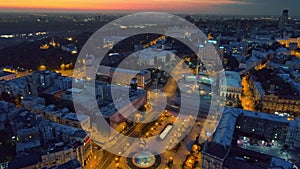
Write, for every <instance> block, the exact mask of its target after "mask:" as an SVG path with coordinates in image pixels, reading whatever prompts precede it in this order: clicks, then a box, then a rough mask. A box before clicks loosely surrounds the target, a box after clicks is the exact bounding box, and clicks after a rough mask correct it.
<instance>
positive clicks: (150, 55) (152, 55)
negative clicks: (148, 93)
mask: <svg viewBox="0 0 300 169" xmlns="http://www.w3.org/2000/svg"><path fill="white" fill-rule="evenodd" d="M137 55H138V56H139V58H138V60H137V64H139V65H146V66H154V68H155V66H156V65H158V63H161V64H166V63H168V62H170V61H173V60H176V56H175V54H174V53H172V52H170V51H165V50H161V49H153V48H149V49H145V50H143V51H141V52H138V53H137Z"/></svg>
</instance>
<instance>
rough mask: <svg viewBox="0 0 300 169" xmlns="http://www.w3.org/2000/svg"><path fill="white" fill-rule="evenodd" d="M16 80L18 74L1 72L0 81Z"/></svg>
mask: <svg viewBox="0 0 300 169" xmlns="http://www.w3.org/2000/svg"><path fill="white" fill-rule="evenodd" d="M15 78H16V74H14V73H10V72H6V71H0V80H6V81H9V80H13V79H15Z"/></svg>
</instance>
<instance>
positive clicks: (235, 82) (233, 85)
mask: <svg viewBox="0 0 300 169" xmlns="http://www.w3.org/2000/svg"><path fill="white" fill-rule="evenodd" d="M224 74H225V76H224V78H222V79H221V80H220V95H221V96H222V97H229V98H241V94H242V85H241V76H240V74H239V73H238V72H233V71H225V72H224Z"/></svg>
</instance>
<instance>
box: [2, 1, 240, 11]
mask: <svg viewBox="0 0 300 169" xmlns="http://www.w3.org/2000/svg"><path fill="white" fill-rule="evenodd" d="M230 4H245V2H242V1H237V0H214V1H212V0H148V1H141V0H127V1H124V0H96V1H95V0H43V1H41V0H23V1H22V2H20V1H19V0H10V1H5V2H0V8H3V9H58V10H59V9H61V10H87V11H89V10H91V11H92V10H111V11H141V10H145V11H150V10H152V11H153V10H158V11H199V10H202V11H210V10H213V9H214V7H215V6H222V5H230Z"/></svg>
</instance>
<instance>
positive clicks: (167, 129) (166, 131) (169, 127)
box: [158, 124, 173, 140]
mask: <svg viewBox="0 0 300 169" xmlns="http://www.w3.org/2000/svg"><path fill="white" fill-rule="evenodd" d="M172 128H173V124H168V125H167V126H166V127H165V128H164V129H163V130H162V132H161V133H160V134H159V135H158V140H164V139H165V138H166V137H167V135H168V134H169V133H170V131H171V130H172Z"/></svg>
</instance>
